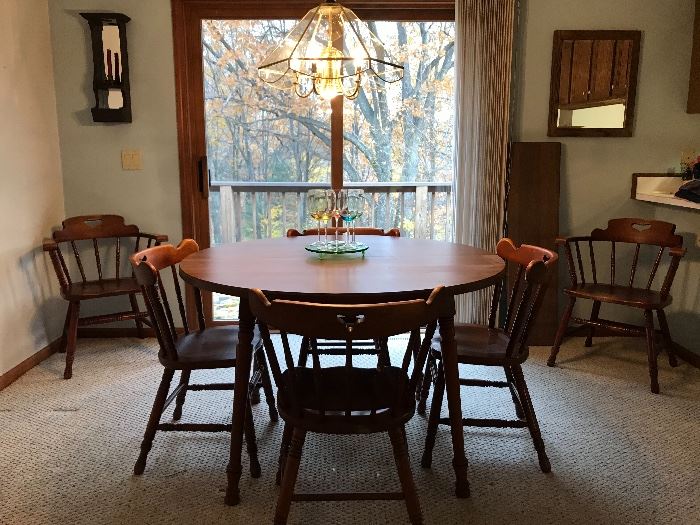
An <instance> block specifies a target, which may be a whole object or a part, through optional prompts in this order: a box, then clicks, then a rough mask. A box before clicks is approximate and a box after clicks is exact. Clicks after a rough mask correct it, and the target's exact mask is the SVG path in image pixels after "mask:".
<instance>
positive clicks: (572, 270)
mask: <svg viewBox="0 0 700 525" xmlns="http://www.w3.org/2000/svg"><path fill="white" fill-rule="evenodd" d="M588 240H590V237H581V236H578V237H562V236H559V237H557V238H556V239H555V240H554V243H555V244H556V245H557V247H563V248H564V251H565V252H566V265H567V268H568V270H569V279H570V280H571V286H572V287H575V286H576V285H577V284H578V278H577V276H576V265H575V264H574V254H573V252H572V251H571V244H570V243H572V242H578V241H588Z"/></svg>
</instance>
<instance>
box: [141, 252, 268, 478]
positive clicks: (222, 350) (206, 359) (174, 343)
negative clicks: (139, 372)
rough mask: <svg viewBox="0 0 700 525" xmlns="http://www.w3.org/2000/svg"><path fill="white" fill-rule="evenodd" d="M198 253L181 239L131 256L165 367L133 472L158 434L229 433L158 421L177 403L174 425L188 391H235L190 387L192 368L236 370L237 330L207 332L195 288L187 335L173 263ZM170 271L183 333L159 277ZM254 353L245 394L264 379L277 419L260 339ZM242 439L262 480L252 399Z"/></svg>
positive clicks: (221, 427) (224, 428) (220, 427)
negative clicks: (192, 317) (177, 379)
mask: <svg viewBox="0 0 700 525" xmlns="http://www.w3.org/2000/svg"><path fill="white" fill-rule="evenodd" d="M198 250H199V247H198V246H197V243H196V242H195V241H193V240H192V239H185V240H183V241H182V242H181V243H180V244H179V245H178V246H177V247H174V246H172V245H170V244H163V245H160V246H155V247H152V248H148V249H146V250H143V251H140V252H138V253H136V254H134V255H132V256H131V264H132V265H133V267H134V273H135V274H136V279H137V280H138V283H139V285H140V286H141V287H142V290H143V295H144V298H145V299H146V307H147V309H148V314H149V316H150V318H151V321H152V324H153V328H154V330H155V332H156V336H157V337H158V343H159V345H160V351H159V352H158V359H159V360H160V362H161V364H162V365H163V367H164V370H163V378H162V380H161V382H160V386H159V387H158V393H157V394H156V399H155V401H154V403H153V409H152V410H151V415H150V417H149V419H148V425H147V426H146V432H145V434H144V437H143V442H142V443H141V453H140V454H139V458H138V460H137V461H136V465H135V466H134V474H137V475H138V474H142V473H143V471H144V468H145V467H146V458H147V457H148V452H149V451H150V450H151V445H152V444H153V438H154V437H155V434H156V431H158V430H165V431H201V432H230V431H231V425H230V424H210V423H205V424H189V423H179V424H174V423H161V422H160V420H161V417H162V414H163V412H164V411H165V410H166V409H167V407H168V406H169V405H170V404H171V403H172V402H173V401H176V404H175V410H174V412H173V420H175V421H178V420H179V419H180V418H181V416H182V407H183V404H184V403H185V396H186V394H187V392H188V391H190V390H233V386H234V385H233V383H216V384H204V385H196V384H190V374H191V373H192V371H193V370H205V369H215V368H217V369H218V368H232V367H235V366H236V345H237V343H238V327H236V326H217V327H213V328H207V327H206V326H205V323H204V313H203V311H204V310H203V308H202V297H201V293H200V291H199V290H198V289H196V288H194V289H193V291H194V299H195V305H196V307H197V317H198V319H197V321H198V325H199V326H198V330H197V331H191V330H190V327H189V325H188V323H187V317H186V315H185V305H184V302H183V299H182V298H183V294H182V289H181V287H180V283H179V279H178V277H177V270H176V265H177V264H179V263H180V261H182V260H183V259H184V258H185V257H187V256H188V255H190V254H192V253H194V252H196V251H198ZM166 268H170V270H171V272H163V273H166V274H167V273H172V281H173V286H174V289H175V295H176V298H177V307H178V312H179V314H180V319H181V320H182V327H183V333H178V329H177V328H176V325H175V318H174V317H173V312H172V310H171V308H170V302H169V301H168V294H167V291H166V287H165V286H164V282H163V279H162V273H161V271H162V270H165V269H166ZM253 348H254V349H255V357H256V359H255V363H256V367H255V369H254V372H253V377H252V379H251V381H250V385H249V392H250V391H251V390H252V389H253V388H254V385H255V384H256V383H257V382H258V381H259V380H262V383H263V386H264V388H265V396H266V398H267V402H268V405H269V409H270V417H271V419H272V420H274V421H276V420H277V411H276V409H275V406H274V395H273V391H272V383H271V382H270V377H269V373H268V371H267V367H266V365H265V357H264V353H263V351H262V343H261V341H260V338H259V337H258V338H257V341H254V342H253ZM177 370H179V371H180V382H179V384H178V385H177V387H176V388H175V389H174V390H173V392H172V393H170V395H168V392H169V390H170V383H171V381H172V379H173V376H174V374H175V371H177ZM247 402H248V410H247V413H246V422H245V436H246V445H247V449H248V454H249V456H250V473H251V476H252V477H254V478H256V477H258V476H260V464H259V462H258V457H257V445H256V443H255V427H254V426H253V417H252V412H251V409H250V398H248V400H247Z"/></svg>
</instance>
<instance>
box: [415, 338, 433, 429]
mask: <svg viewBox="0 0 700 525" xmlns="http://www.w3.org/2000/svg"><path fill="white" fill-rule="evenodd" d="M434 367H435V356H434V355H433V352H432V351H430V352H429V353H428V359H427V360H426V362H425V371H424V372H423V381H422V382H421V384H420V389H419V390H418V406H417V407H416V412H418V414H420V415H421V416H424V415H425V410H426V408H427V403H428V394H429V393H430V384H431V383H432V382H433V372H432V371H433V368H434Z"/></svg>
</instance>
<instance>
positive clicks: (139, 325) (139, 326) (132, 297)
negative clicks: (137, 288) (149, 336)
mask: <svg viewBox="0 0 700 525" xmlns="http://www.w3.org/2000/svg"><path fill="white" fill-rule="evenodd" d="M129 301H130V302H131V310H132V311H133V312H134V313H135V314H140V313H141V310H139V302H138V301H137V300H136V294H135V293H130V294H129ZM134 322H135V323H136V335H137V336H138V337H140V338H141V339H143V338H144V336H145V334H144V333H143V322H142V321H141V318H140V317H136V319H134Z"/></svg>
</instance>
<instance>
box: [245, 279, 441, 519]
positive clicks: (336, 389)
mask: <svg viewBox="0 0 700 525" xmlns="http://www.w3.org/2000/svg"><path fill="white" fill-rule="evenodd" d="M451 301H452V298H451V296H449V294H446V293H442V287H439V288H436V289H435V290H434V291H433V292H432V294H431V295H430V297H429V298H428V299H427V300H425V299H419V300H412V301H402V302H396V303H384V304H375V305H342V304H341V305H338V304H334V305H326V304H317V303H302V302H294V301H285V300H274V301H272V302H270V301H269V300H268V299H267V297H266V296H265V295H264V294H263V292H261V291H260V290H252V291H251V293H250V307H251V311H252V312H253V315H255V317H256V318H257V319H258V322H259V323H260V332H261V336H262V338H263V342H264V345H265V349H266V352H267V354H268V360H269V362H270V368H271V369H272V373H273V375H274V377H275V383H276V384H277V386H278V394H277V395H278V407H279V411H280V415H281V416H282V419H283V420H284V421H285V429H284V435H283V448H282V450H283V454H282V455H281V458H280V462H281V464H282V465H283V466H284V468H283V470H282V483H281V485H282V486H281V489H280V495H279V498H278V500H277V508H276V510H275V518H274V523H276V524H283V523H287V516H288V513H289V508H290V505H291V502H292V501H310V500H313V501H317V500H320V501H346V500H363V499H364V500H366V499H372V500H375V499H404V500H405V502H406V506H407V508H408V514H409V518H410V521H411V523H422V518H421V511H420V505H419V502H418V495H417V493H416V487H415V485H414V483H413V478H412V475H411V467H410V463H409V460H408V451H407V448H406V440H405V424H406V422H407V421H408V420H409V419H411V417H412V416H413V413H414V411H415V394H414V393H415V386H416V384H417V381H418V376H419V371H420V370H421V369H422V365H424V364H425V358H426V356H427V352H428V341H429V340H427V341H426V344H424V345H421V348H420V349H418V348H415V347H414V345H415V340H414V339H411V343H410V344H409V345H408V346H407V348H406V352H405V354H404V356H403V359H402V362H401V365H400V366H395V365H392V364H391V359H390V356H389V351H388V347H387V343H386V341H387V339H388V338H389V337H390V336H393V335H396V334H401V333H406V332H409V331H411V330H413V329H415V328H416V327H418V326H421V325H425V324H428V323H430V324H431V326H432V327H433V330H434V327H435V320H436V319H437V317H438V315H439V312H440V311H444V310H443V309H445V308H448V307H449V306H451ZM448 303H449V304H448ZM268 326H275V327H277V328H279V329H280V330H281V331H282V332H284V333H287V332H289V333H293V334H297V335H301V336H302V337H307V338H308V339H309V340H310V341H311V353H312V361H313V366H312V367H311V368H305V367H300V366H295V365H294V358H293V356H292V352H291V350H290V346H289V344H288V343H287V342H286V340H284V339H283V342H284V345H283V346H284V360H285V364H286V369H285V370H284V371H282V370H281V368H280V365H279V363H278V361H277V356H276V354H275V351H274V348H273V346H272V342H271V340H270V332H269V330H268V328H267V327H268ZM318 339H336V340H337V339H342V340H344V341H345V348H346V352H345V366H335V367H322V366H321V362H320V359H319V352H318V351H317V347H316V345H315V343H314V341H316V340H318ZM357 339H373V340H377V341H381V343H380V344H381V346H382V355H383V356H384V357H383V358H382V359H380V360H379V364H378V366H377V367H372V368H359V367H357V366H355V365H354V364H353V346H352V342H353V341H354V340H357ZM414 356H415V357H414ZM412 358H414V359H415V361H414V368H413V372H412V374H411V376H410V377H409V375H408V367H409V365H410V363H411V359H412ZM307 432H317V433H322V434H370V433H377V432H388V433H389V437H390V438H391V444H392V447H393V450H394V460H395V462H396V466H397V469H398V472H399V479H400V482H401V487H402V491H401V492H398V493H349V494H347V493H343V494H337V493H336V494H295V492H294V485H295V483H296V479H297V474H298V470H299V462H300V459H301V453H302V447H303V444H304V439H305V437H306V433H307Z"/></svg>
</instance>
